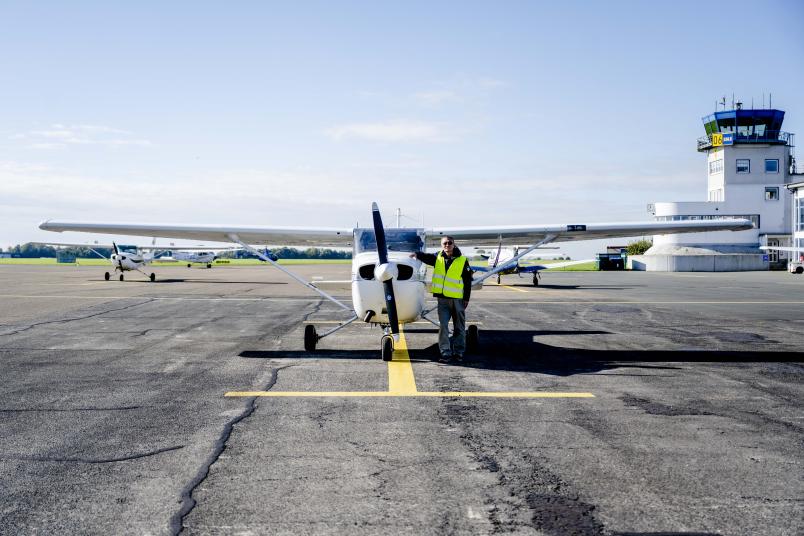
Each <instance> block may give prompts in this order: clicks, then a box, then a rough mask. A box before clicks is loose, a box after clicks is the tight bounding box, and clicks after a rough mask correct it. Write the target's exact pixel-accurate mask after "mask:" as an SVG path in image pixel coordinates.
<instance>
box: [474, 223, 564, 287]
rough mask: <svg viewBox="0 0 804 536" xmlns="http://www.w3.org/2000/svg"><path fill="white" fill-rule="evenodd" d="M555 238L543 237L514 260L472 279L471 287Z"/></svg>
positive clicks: (552, 236) (553, 236)
mask: <svg viewBox="0 0 804 536" xmlns="http://www.w3.org/2000/svg"><path fill="white" fill-rule="evenodd" d="M557 236H558V235H554V234H551V235H547V236H545V237H544V238H543V239H542V240H540V241H539V242H536V243H535V244H533V245H532V246H530V247H529V248H527V249H526V250H525V251H523V252H521V253H518V254H517V255H516V256H515V257H514V258H512V259H510V260H509V261H507V262H506V263H505V264H504V265H503V266H498V267H496V268H494V269H493V270H490V271H488V272H486V273H484V274H483V275H482V276H480V277H478V278H477V279H474V280H473V281H472V286H475V285H479V284H480V283H482V282H483V281H485V280H486V279H488V278H489V277H491V276H493V275H495V274H496V273H497V272H502V271H503V270H505V267H506V266H510V265H511V264H512V263H516V262H518V261H519V259H521V258H522V257H524V256H525V255H527V254H528V253H530V252H531V251H533V250H534V249H536V248H538V247H539V246H543V245H544V244H547V243H548V242H552V241H553V240H555V239H556V237H557ZM501 245H502V244H501Z"/></svg>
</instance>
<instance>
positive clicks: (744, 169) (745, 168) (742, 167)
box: [737, 158, 751, 173]
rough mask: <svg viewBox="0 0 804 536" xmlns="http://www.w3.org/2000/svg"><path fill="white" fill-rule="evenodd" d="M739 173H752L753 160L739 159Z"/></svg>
mask: <svg viewBox="0 0 804 536" xmlns="http://www.w3.org/2000/svg"><path fill="white" fill-rule="evenodd" d="M737 173H751V160H749V159H748V158H738V159H737Z"/></svg>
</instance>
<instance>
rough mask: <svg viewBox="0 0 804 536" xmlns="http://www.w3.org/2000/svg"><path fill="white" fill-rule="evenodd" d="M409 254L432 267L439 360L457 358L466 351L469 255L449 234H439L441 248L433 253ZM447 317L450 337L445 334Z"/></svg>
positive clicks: (469, 292) (469, 279)
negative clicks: (436, 302) (463, 251)
mask: <svg viewBox="0 0 804 536" xmlns="http://www.w3.org/2000/svg"><path fill="white" fill-rule="evenodd" d="M410 256H411V257H416V258H417V259H419V260H420V261H422V262H423V263H424V264H427V265H429V266H432V267H433V283H432V291H433V296H435V298H436V299H437V300H438V324H439V329H438V350H439V351H440V352H441V359H439V361H441V362H442V363H444V362H447V361H449V360H451V359H454V360H456V361H460V360H461V359H463V353H464V352H465V351H466V308H467V307H468V306H469V297H470V296H471V294H472V267H471V266H469V259H467V258H466V257H464V256H463V254H461V250H460V249H459V248H458V247H457V246H456V245H455V239H454V238H453V237H451V236H444V237H442V238H441V251H439V252H438V253H437V254H435V255H433V254H432V253H425V252H423V251H417V252H416V253H411V255H410ZM450 319H452V332H453V333H452V337H450V336H449V321H450Z"/></svg>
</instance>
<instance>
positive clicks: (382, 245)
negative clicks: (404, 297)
mask: <svg viewBox="0 0 804 536" xmlns="http://www.w3.org/2000/svg"><path fill="white" fill-rule="evenodd" d="M371 215H372V217H373V219H374V236H375V237H376V239H377V255H378V257H379V261H380V262H379V264H378V265H377V267H376V268H375V269H374V277H376V278H377V279H378V280H379V281H382V286H383V291H384V295H385V310H386V311H387V313H388V324H389V325H390V327H391V333H392V334H393V336H394V339H398V338H399V317H398V316H397V312H396V298H394V283H393V281H394V279H395V278H396V277H397V275H399V271H398V269H397V267H396V263H393V262H388V245H387V243H386V241H385V228H384V227H383V226H382V217H381V216H380V208H379V207H378V206H377V203H372V204H371Z"/></svg>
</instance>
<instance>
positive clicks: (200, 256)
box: [157, 250, 218, 268]
mask: <svg viewBox="0 0 804 536" xmlns="http://www.w3.org/2000/svg"><path fill="white" fill-rule="evenodd" d="M166 253H167V254H166V255H162V256H160V257H158V258H157V260H159V261H160V262H186V263H187V268H191V267H192V266H193V264H206V265H207V268H212V263H213V262H215V259H217V258H218V254H217V253H216V252H214V251H182V250H168V251H167V252H166Z"/></svg>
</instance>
